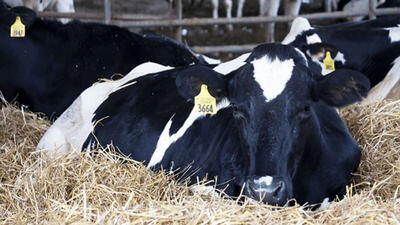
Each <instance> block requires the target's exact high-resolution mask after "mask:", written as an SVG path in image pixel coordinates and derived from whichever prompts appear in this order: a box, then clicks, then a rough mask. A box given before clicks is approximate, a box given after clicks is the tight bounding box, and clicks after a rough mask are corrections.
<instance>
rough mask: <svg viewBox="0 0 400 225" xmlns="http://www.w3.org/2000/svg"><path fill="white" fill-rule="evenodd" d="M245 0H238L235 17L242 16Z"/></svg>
mask: <svg viewBox="0 0 400 225" xmlns="http://www.w3.org/2000/svg"><path fill="white" fill-rule="evenodd" d="M245 2H246V0H238V7H237V13H236V16H237V17H242V16H243V6H244V3H245Z"/></svg>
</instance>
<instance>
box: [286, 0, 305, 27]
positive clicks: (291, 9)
mask: <svg viewBox="0 0 400 225" xmlns="http://www.w3.org/2000/svg"><path fill="white" fill-rule="evenodd" d="M284 7H285V9H284V12H285V15H289V16H297V15H299V13H300V7H301V0H285V6H284ZM291 26H292V23H288V27H289V28H288V30H289V29H290V27H291Z"/></svg>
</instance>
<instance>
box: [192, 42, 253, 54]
mask: <svg viewBox="0 0 400 225" xmlns="http://www.w3.org/2000/svg"><path fill="white" fill-rule="evenodd" d="M256 46H257V44H248V45H222V46H195V47H193V49H194V50H195V51H197V52H198V53H201V54H204V53H217V52H231V53H240V52H249V51H251V50H252V49H253V48H255V47H256Z"/></svg>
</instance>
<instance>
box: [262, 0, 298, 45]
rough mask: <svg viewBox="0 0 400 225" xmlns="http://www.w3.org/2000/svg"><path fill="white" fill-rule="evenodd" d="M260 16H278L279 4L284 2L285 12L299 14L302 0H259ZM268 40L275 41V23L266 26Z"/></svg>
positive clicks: (293, 14)
mask: <svg viewBox="0 0 400 225" xmlns="http://www.w3.org/2000/svg"><path fill="white" fill-rule="evenodd" d="M259 1H260V16H277V15H278V11H279V6H280V5H281V3H282V2H283V4H284V14H285V15H291V16H297V15H299V12H300V7H301V2H302V0H259ZM266 29H267V30H266V32H267V33H266V37H267V42H274V41H275V23H268V24H267V28H266Z"/></svg>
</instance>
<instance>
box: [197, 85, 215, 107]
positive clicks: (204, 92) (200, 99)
mask: <svg viewBox="0 0 400 225" xmlns="http://www.w3.org/2000/svg"><path fill="white" fill-rule="evenodd" d="M194 107H195V108H196V112H198V113H203V114H215V113H217V101H216V100H215V98H214V97H213V96H211V95H210V93H209V92H208V88H207V85H205V84H202V85H201V91H200V94H199V95H197V96H196V97H194Z"/></svg>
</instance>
